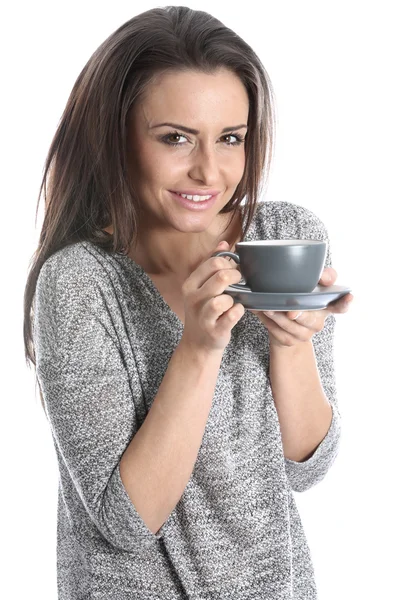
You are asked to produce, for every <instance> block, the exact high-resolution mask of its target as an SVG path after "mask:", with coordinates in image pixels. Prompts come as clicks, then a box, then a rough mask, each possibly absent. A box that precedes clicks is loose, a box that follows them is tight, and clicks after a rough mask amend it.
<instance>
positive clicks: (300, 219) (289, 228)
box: [253, 201, 328, 240]
mask: <svg viewBox="0 0 400 600" xmlns="http://www.w3.org/2000/svg"><path fill="white" fill-rule="evenodd" d="M253 221H254V224H255V227H256V230H258V231H259V232H260V234H262V235H265V236H266V238H270V237H271V238H273V237H276V238H285V237H287V238H290V237H293V238H298V239H300V238H303V237H304V238H305V239H321V240H322V239H327V237H328V232H327V229H326V227H325V224H324V223H323V221H322V220H321V219H320V217H319V216H318V215H317V214H316V213H314V212H313V211H312V210H310V209H309V208H306V207H305V206H301V205H300V204H295V203H294V202H266V201H262V202H259V203H258V204H257V210H256V212H255V214H254V217H253Z"/></svg>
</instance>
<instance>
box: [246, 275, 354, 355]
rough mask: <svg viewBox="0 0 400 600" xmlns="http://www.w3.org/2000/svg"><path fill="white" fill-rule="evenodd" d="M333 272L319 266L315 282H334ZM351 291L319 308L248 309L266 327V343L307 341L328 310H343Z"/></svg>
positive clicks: (347, 303) (351, 298)
mask: <svg viewBox="0 0 400 600" xmlns="http://www.w3.org/2000/svg"><path fill="white" fill-rule="evenodd" d="M336 279H337V272H336V271H335V269H333V268H332V267H327V268H326V269H324V270H323V273H322V276H321V279H320V280H319V282H318V284H319V285H326V286H330V285H333V284H334V283H335V281H336ZM353 297H354V296H353V295H352V294H350V293H349V294H346V295H345V296H342V297H341V298H339V300H335V302H331V303H330V304H328V306H327V308H324V309H322V310H312V311H311V310H310V311H308V310H307V311H304V312H301V311H297V310H289V311H286V312H281V311H277V312H270V311H266V312H264V311H255V310H252V311H251V312H252V313H253V314H255V315H257V316H258V318H259V319H260V321H261V322H262V323H263V324H264V325H265V327H266V328H267V329H268V334H269V341H270V345H274V346H279V347H285V346H296V345H298V344H301V343H302V342H308V341H310V340H311V338H312V336H313V335H314V334H315V333H317V332H318V331H321V330H322V329H323V328H324V325H325V319H326V318H327V317H328V315H329V314H330V313H345V312H347V310H348V307H349V306H350V304H351V302H352V300H353Z"/></svg>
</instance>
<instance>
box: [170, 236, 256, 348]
mask: <svg viewBox="0 0 400 600" xmlns="http://www.w3.org/2000/svg"><path fill="white" fill-rule="evenodd" d="M223 250H229V244H228V242H220V243H219V244H218V246H217V247H216V249H215V251H214V252H218V251H219V252H221V251H223ZM236 266H237V265H236V263H234V262H233V261H230V260H228V259H226V258H224V257H223V256H212V257H211V258H209V259H207V260H206V261H205V262H203V263H202V264H201V265H199V266H198V267H197V269H196V270H195V271H193V273H191V275H190V276H189V277H188V278H187V279H186V281H185V282H184V284H183V286H182V292H183V300H184V307H185V326H184V331H183V334H182V339H181V342H182V343H184V344H187V345H188V346H189V347H190V348H195V349H197V350H199V351H203V352H207V353H209V352H213V351H222V350H224V348H225V347H226V346H227V345H228V343H229V341H230V339H231V331H232V329H233V327H234V326H235V325H236V323H237V322H238V321H239V320H240V319H241V318H242V317H243V315H244V311H245V309H244V306H243V304H240V303H236V304H235V302H234V300H233V298H232V297H231V296H229V295H228V294H224V293H223V292H224V290H225V289H226V288H227V287H228V286H229V285H231V284H232V283H239V281H240V280H241V274H240V271H239V270H238V269H237V268H236Z"/></svg>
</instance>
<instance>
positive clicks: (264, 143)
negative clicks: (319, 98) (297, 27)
mask: <svg viewBox="0 0 400 600" xmlns="http://www.w3.org/2000/svg"><path fill="white" fill-rule="evenodd" d="M221 68H225V69H229V70H230V71H231V72H233V73H234V74H236V75H237V76H238V77H239V78H240V80H241V81H242V83H243V85H244V86H245V88H246V90H247V94H248V97H249V121H248V132H247V137H246V141H245V169H244V174H243V177H242V179H241V181H240V182H239V185H238V186H237V188H236V190H235V193H234V195H233V196H232V198H231V199H230V201H229V202H228V203H227V204H226V206H225V207H224V208H223V210H222V211H221V212H222V213H227V212H232V218H233V217H234V216H235V213H236V212H237V210H239V205H240V203H241V201H242V200H243V199H244V197H246V203H245V206H244V210H243V235H245V234H246V232H247V230H248V228H249V226H250V223H251V220H252V217H253V214H254V211H255V207H256V202H257V197H258V196H259V194H260V193H261V189H262V187H263V185H264V183H265V182H266V181H267V178H268V174H269V170H270V164H271V160H272V154H273V148H274V137H275V110H274V101H273V89H272V85H271V82H270V79H269V76H268V74H267V72H266V70H265V68H264V67H263V65H262V63H261V61H260V59H259V58H258V56H257V55H256V54H255V52H254V51H253V50H252V49H251V47H250V46H249V45H248V44H247V43H246V42H245V41H244V40H242V39H241V38H240V37H239V36H238V35H237V34H236V33H234V32H233V31H232V30H231V29H229V28H228V27H226V26H225V25H223V23H221V21H219V20H218V19H216V18H214V17H213V16H212V15H210V14H208V13H206V12H203V11H200V10H192V9H190V8H187V7H185V6H166V7H162V8H154V9H152V10H148V11H146V12H143V13H141V14H139V15H137V16H135V17H133V18H132V19H130V20H129V21H127V22H126V23H124V24H123V25H122V26H121V27H119V28H118V29H117V30H116V31H115V32H114V33H112V34H111V35H110V36H109V37H108V38H107V39H106V40H105V41H104V42H103V43H102V44H101V45H100V46H99V48H98V49H97V50H96V51H95V52H94V54H93V55H92V56H91V57H90V59H89V60H88V62H87V63H86V65H85V66H84V68H83V70H82V72H81V73H80V75H79V76H78V78H77V80H76V82H75V85H74V87H73V89H72V92H71V94H70V96H69V98H68V102H67V104H66V107H65V109H64V112H63V114H62V116H61V120H60V123H59V125H58V128H57V131H56V133H55V135H54V138H53V140H52V143H51V145H50V149H49V152H48V155H47V157H46V161H45V168H44V175H43V179H42V183H41V186H40V191H39V197H38V201H37V207H36V220H37V212H38V208H39V203H40V199H41V196H42V192H43V191H44V203H45V207H44V221H43V225H42V229H41V232H40V237H39V243H38V247H37V249H36V250H35V252H34V254H33V256H32V258H31V260H30V263H29V274H28V278H27V282H26V287H25V293H24V325H23V330H24V345H25V360H26V363H27V365H28V366H29V367H30V366H31V365H30V364H29V361H30V362H32V363H33V365H34V366H36V358H35V350H34V344H33V335H32V333H33V331H32V320H33V310H34V309H33V305H34V295H35V289H36V282H37V279H38V276H39V272H40V269H41V267H42V266H43V264H44V262H45V261H46V260H47V258H49V257H50V256H51V255H52V254H54V253H55V252H56V251H58V250H60V249H61V248H63V247H65V246H67V245H69V244H73V243H75V242H77V241H81V240H88V241H90V242H92V243H94V244H97V245H98V246H101V247H102V248H103V249H104V250H105V251H112V252H119V251H121V250H122V251H124V250H123V249H125V248H129V247H130V246H131V244H132V240H134V239H135V235H136V232H137V222H138V198H137V195H136V192H135V189H134V184H133V183H132V182H131V180H130V178H129V177H128V176H127V170H128V167H127V117H128V112H129V111H130V109H131V108H132V107H133V106H134V105H135V103H136V102H137V101H138V100H139V98H141V96H142V94H143V93H144V91H145V88H146V85H147V84H149V83H150V82H151V80H152V78H153V77H154V76H155V75H157V74H159V73H161V72H165V71H182V70H184V71H187V70H191V71H192V70H195V71H199V72H202V73H207V74H213V73H214V72H215V71H217V70H219V69H221ZM35 222H36V221H35ZM110 224H111V225H112V226H113V232H114V233H113V234H112V235H110V234H109V233H107V232H105V231H103V229H104V228H105V227H107V226H109V225H110ZM39 391H40V386H39ZM40 398H41V402H42V406H43V408H45V406H44V403H43V397H42V393H41V391H40Z"/></svg>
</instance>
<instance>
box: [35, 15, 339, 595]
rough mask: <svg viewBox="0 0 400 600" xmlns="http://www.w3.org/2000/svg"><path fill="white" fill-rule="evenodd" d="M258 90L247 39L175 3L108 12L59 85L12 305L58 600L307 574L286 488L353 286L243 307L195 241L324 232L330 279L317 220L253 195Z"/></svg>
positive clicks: (318, 425) (297, 586)
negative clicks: (48, 506) (24, 269)
mask: <svg viewBox="0 0 400 600" xmlns="http://www.w3.org/2000/svg"><path fill="white" fill-rule="evenodd" d="M272 98H273V93H272V88H271V83H270V80H269V78H268V75H267V73H266V71H265V69H264V67H263V66H262V64H261V63H260V60H259V59H258V57H257V56H256V54H255V53H254V52H253V50H252V49H251V48H250V47H249V46H248V45H247V44H246V43H245V42H244V41H243V40H242V39H241V38H240V37H238V36H237V35H236V34H235V33H234V32H233V31H231V30H230V29H228V28H227V27H225V26H224V25H223V24H222V23H221V22H220V21H218V20H217V19H215V18H213V17H212V16H210V15H209V14H207V13H205V12H202V11H194V10H191V9H189V8H185V7H166V8H156V9H154V10H149V11H147V12H145V13H142V14H140V15H138V16H136V17H134V18H133V19H131V20H130V21H128V22H127V23H125V24H124V25H122V26H121V27H120V28H119V29H118V30H117V31H115V32H114V33H113V34H112V35H111V36H110V37H109V38H108V39H107V40H106V41H105V42H104V43H103V44H102V45H101V46H100V47H99V48H98V49H97V50H96V52H95V53H94V54H93V56H92V57H91V58H90V60H89V61H88V63H87V64H86V66H85V67H84V69H83V71H82V73H81V74H80V75H79V77H78V79H77V81H76V84H75V85H74V88H73V90H72V93H71V96H70V98H69V100H68V103H67V106H66V108H65V111H64V114H63V115H62V118H61V122H60V124H59V127H58V130H57V132H56V134H55V137H54V140H53V143H52V145H51V148H50V151H49V155H48V158H47V163H46V169H45V174H44V178H43V182H42V186H41V191H42V189H43V188H44V189H45V218H44V223H43V227H42V231H41V235H40V241H39V246H38V249H37V251H36V253H35V256H34V260H33V264H32V268H31V271H30V274H29V278H28V281H27V286H26V291H25V322H24V338H25V345H26V358H27V360H30V361H31V362H32V363H33V364H34V365H35V366H36V369H37V378H38V382H39V384H40V389H41V398H42V404H43V407H44V408H45V410H46V415H47V418H48V420H49V424H50V427H51V431H52V435H53V438H54V446H55V451H56V453H57V458H58V464H59V474H60V479H59V498H58V534H57V569H58V592H59V598H60V600H67V599H68V600H81V599H83V598H88V599H89V598H90V599H92V598H93V599H94V598H96V600H111V599H112V598H118V600H125V599H126V600H128V599H132V598H136V599H138V600H150V599H151V600H153V599H158V598H163V599H168V600H174V599H177V600H178V599H180V600H181V599H182V600H183V599H185V598H190V599H191V600H203V599H206V598H207V599H210V600H212V599H215V600H217V599H218V600H222V599H225V598H226V599H228V598H229V599H232V598H235V599H240V600H245V599H251V600H266V599H268V600H278V599H279V600H283V599H289V598H295V599H297V600H300V599H306V598H307V599H308V600H310V599H312V598H316V596H317V592H316V587H315V580H314V572H313V566H312V560H311V556H310V551H309V547H308V544H307V541H306V538H305V536H304V531H303V527H302V523H301V520H300V517H299V513H298V511H297V508H296V503H295V500H294V496H293V491H304V490H307V489H308V488H310V487H311V486H313V485H315V484H316V483H318V482H319V481H320V480H321V479H322V478H323V477H324V476H325V475H326V473H327V471H328V470H329V468H330V467H331V465H332V463H333V461H334V459H335V457H336V455H337V451H338V444H339V438H340V414H339V411H338V408H337V398H336V389H335V378H334V364H333V335H334V326H335V317H334V316H333V313H342V312H345V311H346V303H345V301H346V300H351V295H350V294H349V295H348V296H347V297H343V298H341V299H340V300H338V301H336V302H334V303H331V304H329V305H328V306H327V308H325V309H324V310H317V311H313V310H311V311H304V312H303V313H302V314H299V312H298V311H296V312H292V311H290V312H276V313H275V314H272V315H267V314H264V312H256V311H252V310H245V309H244V307H243V305H242V304H240V303H235V302H234V300H233V298H232V297H231V296H230V295H229V294H226V293H224V291H225V290H226V288H227V287H228V286H229V285H230V284H232V283H237V282H239V280H240V271H239V269H238V268H237V267H236V264H235V263H233V262H231V261H229V260H228V259H226V258H224V257H214V256H213V254H214V253H215V252H217V251H219V250H229V249H232V250H234V248H235V244H236V243H237V242H238V241H240V240H257V239H320V240H326V241H327V242H328V253H327V258H326V263H325V267H326V268H325V269H324V271H323V277H322V279H321V281H320V284H321V285H329V284H332V283H334V282H335V279H336V275H337V274H336V271H335V270H334V269H333V268H332V263H331V251H330V246H329V239H328V235H327V231H326V229H325V227H324V225H323V223H322V222H321V220H320V219H319V218H318V217H317V216H316V215H315V214H314V213H312V212H311V211H310V210H308V209H306V208H303V207H301V206H299V205H297V204H294V203H289V202H265V201H261V200H260V184H261V183H262V179H263V176H264V175H266V174H267V173H268V170H269V165H270V160H271V156H272V143H273V135H274V111H273V104H272ZM188 196H189V197H188ZM208 196H211V198H208ZM31 310H32V314H31ZM32 325H33V328H32Z"/></svg>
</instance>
